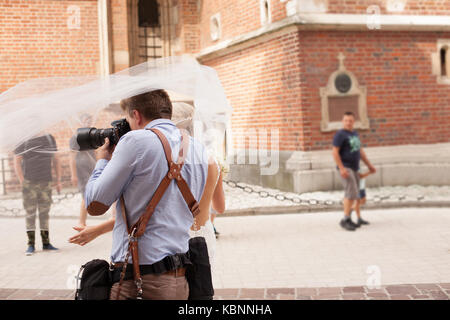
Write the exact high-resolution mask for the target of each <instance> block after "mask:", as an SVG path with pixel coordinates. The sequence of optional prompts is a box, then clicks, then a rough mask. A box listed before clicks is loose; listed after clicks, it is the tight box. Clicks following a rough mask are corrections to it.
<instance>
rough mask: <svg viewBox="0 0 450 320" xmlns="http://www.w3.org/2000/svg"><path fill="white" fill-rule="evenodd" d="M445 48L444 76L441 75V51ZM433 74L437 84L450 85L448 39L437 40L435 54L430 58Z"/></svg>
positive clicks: (449, 46) (449, 49)
mask: <svg viewBox="0 0 450 320" xmlns="http://www.w3.org/2000/svg"><path fill="white" fill-rule="evenodd" d="M444 48H446V50H447V53H446V74H445V75H442V73H443V72H442V71H443V70H442V63H441V50H442V49H444ZM431 60H432V68H433V74H434V75H435V76H436V78H437V83H438V84H448V85H450V39H438V41H437V44H436V52H435V53H433V54H432V56H431Z"/></svg>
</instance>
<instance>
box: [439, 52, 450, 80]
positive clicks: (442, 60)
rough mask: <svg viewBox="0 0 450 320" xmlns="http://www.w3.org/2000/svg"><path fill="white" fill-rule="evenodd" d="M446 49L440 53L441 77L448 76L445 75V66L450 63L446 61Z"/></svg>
mask: <svg viewBox="0 0 450 320" xmlns="http://www.w3.org/2000/svg"><path fill="white" fill-rule="evenodd" d="M448 50H449V49H448V47H443V48H441V51H440V58H441V60H440V61H441V76H444V77H447V76H449V74H447V65H448V63H450V61H447V52H448Z"/></svg>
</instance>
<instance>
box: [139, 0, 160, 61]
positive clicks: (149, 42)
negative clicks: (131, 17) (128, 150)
mask: <svg viewBox="0 0 450 320" xmlns="http://www.w3.org/2000/svg"><path fill="white" fill-rule="evenodd" d="M138 13H139V58H140V59H141V61H142V60H143V61H148V60H151V59H157V58H161V57H162V56H163V42H162V39H161V36H162V31H161V25H160V21H159V6H158V2H157V1H156V0H140V1H139V2H138Z"/></svg>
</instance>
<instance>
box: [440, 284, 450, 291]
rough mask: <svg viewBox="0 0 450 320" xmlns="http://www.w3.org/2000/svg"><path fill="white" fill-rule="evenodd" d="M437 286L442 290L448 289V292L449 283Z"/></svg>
mask: <svg viewBox="0 0 450 320" xmlns="http://www.w3.org/2000/svg"><path fill="white" fill-rule="evenodd" d="M439 286H440V287H441V288H442V289H449V290H450V283H439Z"/></svg>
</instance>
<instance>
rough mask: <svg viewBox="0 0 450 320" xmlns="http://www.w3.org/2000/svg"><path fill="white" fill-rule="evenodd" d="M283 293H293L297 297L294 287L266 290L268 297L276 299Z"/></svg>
mask: <svg viewBox="0 0 450 320" xmlns="http://www.w3.org/2000/svg"><path fill="white" fill-rule="evenodd" d="M281 294H286V295H292V296H293V297H294V298H295V289H294V288H270V289H267V290H266V297H267V298H269V299H275V298H277V297H278V296H279V295H281Z"/></svg>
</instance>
